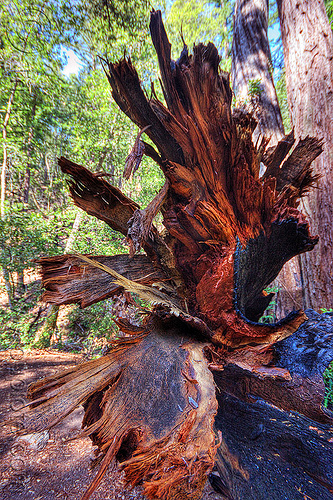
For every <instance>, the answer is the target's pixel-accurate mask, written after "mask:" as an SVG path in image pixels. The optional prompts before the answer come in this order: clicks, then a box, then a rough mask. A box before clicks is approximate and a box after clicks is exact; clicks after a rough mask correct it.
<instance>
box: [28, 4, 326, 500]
mask: <svg viewBox="0 0 333 500" xmlns="http://www.w3.org/2000/svg"><path fill="white" fill-rule="evenodd" d="M150 30H151V36H152V40H153V44H154V46H155V49H156V52H157V55H158V60H159V66H160V71H161V82H162V89H163V94H164V98H165V102H166V104H163V103H162V102H160V101H159V100H158V99H157V97H156V95H155V92H154V89H153V90H152V96H151V97H150V98H149V99H148V97H147V96H146V94H145V92H144V91H143V90H142V88H141V86H140V81H139V77H138V74H137V72H136V70H135V69H134V67H133V65H132V63H131V61H130V60H129V59H123V60H121V61H120V62H118V63H110V62H107V61H105V72H106V74H107V77H108V80H109V82H110V85H111V88H112V93H113V97H114V99H115V101H116V102H117V104H118V106H119V107H120V108H121V109H122V110H123V111H124V113H126V114H127V115H128V116H129V117H130V118H131V120H132V121H133V122H134V123H135V124H136V125H137V126H138V127H139V130H140V132H139V134H138V137H137V140H136V142H135V144H134V147H133V150H132V151H131V153H130V155H129V157H128V159H127V162H126V168H125V174H126V176H128V175H130V174H131V173H132V174H133V173H134V172H135V170H136V169H137V168H138V167H139V165H140V161H141V159H142V156H143V155H144V154H145V155H148V156H150V157H151V158H153V159H154V160H155V161H156V162H157V164H158V165H159V166H160V167H161V169H162V171H163V173H164V175H165V185H164V187H163V188H162V189H161V191H160V192H159V193H158V194H157V195H156V197H155V198H154V199H153V200H152V201H151V203H150V204H149V205H148V206H147V207H146V208H145V209H140V208H139V207H138V206H137V205H136V204H135V203H134V202H133V201H132V200H130V199H129V198H128V197H126V196H125V195H124V194H123V193H121V191H120V190H119V189H118V188H115V187H114V186H112V185H111V184H109V183H108V182H107V181H106V180H105V179H104V178H103V176H101V175H100V173H96V174H94V173H92V172H90V171H89V170H87V169H86V168H85V167H83V166H80V165H77V164H75V163H73V162H71V161H70V160H68V159H66V158H63V157H62V158H60V160H59V165H60V166H61V168H62V170H63V172H64V173H66V174H68V175H69V176H70V178H71V180H70V183H69V188H70V192H71V195H72V197H73V200H74V203H75V204H76V205H77V206H79V207H80V208H82V209H83V210H85V211H86V212H88V213H89V214H91V215H94V216H96V217H98V218H100V219H102V220H103V221H105V222H106V223H107V224H108V225H109V226H111V227H112V228H113V229H116V230H117V231H119V232H121V233H122V234H124V235H127V238H128V240H129V243H130V249H131V251H130V255H115V256H111V257H110V256H95V257H92V256H85V255H78V254H76V255H75V254H72V255H63V256H56V257H45V258H42V259H41V261H40V263H41V265H42V275H43V283H44V286H45V288H46V291H45V294H44V300H46V301H48V302H50V303H54V304H65V303H71V302H75V303H79V304H80V305H81V306H82V307H85V306H87V305H89V304H92V303H94V302H97V301H99V300H103V299H105V298H106V297H110V296H114V295H116V294H117V293H119V292H122V291H123V290H124V289H125V290H127V291H129V292H132V293H135V294H137V295H138V296H139V297H140V298H141V299H144V300H149V301H150V302H151V303H153V304H155V306H154V307H153V309H152V311H151V312H147V311H146V318H145V320H144V321H143V323H142V325H140V326H138V325H133V324H131V323H130V322H129V321H125V320H124V319H122V320H120V319H118V320H117V322H118V324H119V326H120V329H121V331H122V332H123V334H124V337H123V338H120V340H118V341H117V342H115V343H114V344H113V345H112V346H111V347H110V350H109V352H108V353H107V354H106V355H104V356H103V357H101V358H99V359H95V360H92V361H89V362H87V363H83V364H81V365H79V366H78V367H76V368H74V369H70V370H68V371H66V372H62V373H60V374H58V375H56V376H52V377H51V378H48V379H46V380H43V381H38V382H37V383H35V384H34V385H33V386H32V387H30V389H29V395H30V397H31V398H32V400H33V401H32V403H31V409H30V411H29V412H26V413H25V414H24V427H25V429H29V431H39V430H42V429H46V428H49V427H51V426H53V425H55V424H56V423H57V422H59V421H60V420H61V419H62V418H63V417H64V416H66V415H68V414H69V413H70V412H71V411H73V410H74V408H76V407H77V406H78V405H80V404H82V403H83V404H84V407H85V417H84V420H83V428H84V429H83V431H82V433H83V434H84V435H89V436H90V437H91V439H92V440H93V443H94V444H96V445H97V446H98V454H99V455H100V457H101V459H102V462H101V466H100V470H99V472H98V474H97V475H96V477H95V479H94V481H93V482H92V484H91V486H90V487H89V489H88V490H87V492H86V493H85V494H84V495H83V497H82V500H87V499H88V498H89V497H90V495H91V494H92V492H93V491H94V490H95V488H96V487H97V486H98V484H99V482H100V481H101V479H102V477H103V473H104V472H105V470H106V468H107V466H108V465H109V463H110V462H111V460H112V459H113V458H116V459H117V460H118V462H120V463H121V467H122V468H123V469H124V470H125V473H126V478H127V481H128V483H130V484H131V485H135V484H138V483H142V482H143V484H144V491H145V494H146V495H147V496H148V497H149V498H151V499H153V498H160V499H168V500H171V499H177V500H181V499H199V498H200V497H201V494H202V489H203V486H204V484H205V481H206V479H207V475H208V474H209V473H210V472H211V471H212V470H213V467H214V464H215V462H216V467H217V469H218V474H219V475H216V474H217V472H216V473H215V474H214V476H212V481H213V482H214V484H215V485H216V487H217V488H219V490H220V491H221V492H222V493H223V494H224V497H225V498H228V499H246V500H248V499H250V500H254V499H255V500H263V499H265V498H266V497H267V491H268V488H269V491H270V495H271V496H270V498H272V499H273V500H278V499H281V498H286V499H288V500H295V498H300V499H301V498H304V496H307V497H308V498H309V497H311V498H314V497H315V496H316V495H317V497H318V495H319V494H320V498H322V499H323V500H329V498H331V493H332V485H333V477H332V470H333V469H332V463H333V453H332V446H331V444H330V443H331V442H332V439H333V434H332V429H330V428H329V427H328V424H331V425H332V422H333V420H332V414H331V413H330V412H329V411H327V410H325V409H324V408H322V406H321V403H322V400H323V397H324V384H323V380H322V377H321V373H322V371H323V370H324V368H325V367H326V365H327V364H328V363H329V362H330V361H331V360H332V358H333V342H332V336H331V335H325V330H324V328H323V326H322V325H324V326H325V324H328V325H330V326H332V323H333V320H332V318H331V316H330V315H326V316H323V317H322V318H320V319H318V318H316V317H313V318H312V323H311V322H308V324H307V326H306V327H305V326H304V325H302V326H300V325H301V324H302V323H303V322H304V321H305V319H306V316H305V315H304V313H303V312H301V311H299V312H294V313H292V314H291V315H289V316H288V317H287V318H285V319H284V320H283V321H281V322H279V323H276V324H264V323H260V322H259V319H260V317H261V315H262V313H263V311H264V310H265V308H266V306H267V304H268V303H269V301H270V299H271V296H270V295H267V294H266V293H265V291H264V289H265V287H266V286H267V285H268V284H269V283H270V282H271V281H272V280H273V279H274V278H275V277H276V275H277V274H278V272H279V271H280V269H281V267H282V266H283V264H284V263H285V262H286V261H287V260H288V259H290V258H291V257H293V256H294V255H297V254H299V253H303V252H306V251H309V250H312V249H313V248H314V246H315V245H316V243H317V241H318V238H317V237H313V236H311V234H310V232H309V225H308V222H307V221H306V219H305V217H304V216H303V215H302V214H301V213H300V212H299V210H298V208H297V207H298V204H299V200H300V198H301V197H303V196H304V194H305V193H306V192H307V191H308V190H309V189H310V188H311V186H312V184H313V182H314V180H315V179H314V177H313V173H312V169H311V162H312V160H313V159H314V158H316V157H317V156H318V155H319V154H320V153H321V150H322V147H321V142H320V141H318V140H317V139H307V140H306V141H305V142H304V141H301V142H299V143H298V144H297V145H296V146H295V148H294V150H293V151H292V152H291V153H290V155H289V156H288V158H287V159H286V160H285V158H286V155H287V153H288V151H289V150H290V148H291V147H292V145H291V144H290V148H289V150H288V148H286V147H285V141H284V140H282V141H280V142H279V143H278V144H277V146H276V147H275V148H273V149H269V150H267V151H266V150H265V146H266V141H265V140H262V141H261V142H259V143H258V144H257V146H254V145H253V142H252V133H253V130H254V128H255V127H256V122H255V120H254V119H253V118H252V117H251V116H250V115H249V114H247V113H244V112H242V111H239V110H234V111H232V109H231V101H232V92H231V89H230V85H229V75H228V74H227V73H224V72H219V56H218V53H217V50H216V48H215V47H214V45H213V44H211V43H208V44H207V45H202V44H199V45H197V46H195V47H194V53H193V55H189V53H188V50H187V47H186V46H185V47H184V49H183V51H182V53H181V56H180V58H179V59H178V60H177V61H176V62H175V61H172V60H171V55H170V54H171V46H170V43H169V41H168V39H167V35H166V32H165V30H164V26H163V24H162V20H161V13H160V12H159V11H158V12H155V11H153V12H152V14H151V23H150ZM143 134H146V136H148V138H149V140H144V139H143ZM261 161H263V162H265V164H266V167H267V171H266V172H267V175H266V176H265V178H264V179H260V178H259V166H260V162H261ZM159 210H160V211H161V212H162V215H163V223H164V226H165V230H164V231H163V232H161V233H159V232H158V231H157V229H156V228H155V226H154V225H153V219H154V216H155V215H156V213H157V212H158V211H159ZM141 247H142V248H143V249H144V250H145V253H146V255H144V254H143V253H139V254H138V255H135V253H136V252H137V251H138V250H140V248H141ZM319 324H320V325H321V328H322V329H323V333H322V334H320V327H319V326H318V325H319ZM299 327H300V328H299ZM296 330H297V331H296ZM314 332H316V333H314ZM304 353H306V356H302V354H304ZM213 374H214V377H215V383H214V378H213ZM216 385H217V387H218V391H217V393H215V387H216ZM310 419H311V420H312V421H313V422H312V421H311V420H310ZM214 422H215V425H216V427H214ZM273 477H274V480H273ZM297 495H298V496H297Z"/></svg>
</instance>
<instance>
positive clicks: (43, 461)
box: [0, 350, 221, 500]
mask: <svg viewBox="0 0 333 500" xmlns="http://www.w3.org/2000/svg"><path fill="white" fill-rule="evenodd" d="M82 360H83V357H82V355H79V354H69V353H62V352H59V351H52V350H48V351H45V350H31V351H25V352H23V351H20V350H7V351H0V498H1V499H2V500H21V499H22V500H23V499H24V500H59V499H60V500H79V499H80V497H81V495H82V494H83V493H84V491H85V490H86V489H87V487H88V486H89V484H90V482H91V481H92V479H93V477H94V476H95V474H96V472H97V471H96V470H92V468H91V463H92V459H93V458H94V453H93V452H94V447H93V446H92V444H91V441H90V439H89V438H77V439H75V440H72V441H67V440H68V439H69V438H73V437H74V436H75V435H77V434H78V432H79V431H80V428H81V421H82V416H83V408H82V407H81V408H79V409H77V410H75V411H74V412H73V413H72V414H71V415H69V416H68V417H67V418H66V419H65V420H64V421H63V422H61V423H60V424H58V425H57V426H55V427H53V428H52V429H51V430H50V432H49V434H48V435H47V434H46V437H45V440H44V441H45V442H42V441H41V442H40V443H39V447H40V448H41V449H36V448H34V447H33V445H31V444H30V445H27V444H26V443H25V441H24V440H23V439H22V438H20V437H17V435H16V433H15V431H14V429H13V428H11V426H10V425H6V426H3V427H1V422H3V421H4V420H7V419H8V418H11V417H13V416H15V412H16V411H17V409H18V408H19V407H20V406H22V404H24V403H25V402H27V399H26V390H27V387H28V385H29V384H30V383H31V382H33V381H35V380H37V379H39V378H42V377H45V376H47V375H51V374H52V373H54V372H55V371H57V370H58V369H62V368H70V367H72V366H74V365H76V364H78V363H80V362H81V361H82ZM91 500H145V497H144V496H143V494H142V489H141V488H140V487H137V488H134V489H132V490H129V489H127V488H125V487H124V484H123V478H122V475H121V474H120V473H119V471H118V469H117V466H116V465H114V466H113V467H112V466H111V467H109V470H108V471H107V473H106V474H105V476H104V478H103V481H102V483H101V485H100V487H99V488H98V490H97V491H96V492H95V493H94V494H93V496H92V498H91ZM202 500H221V496H220V495H218V494H217V493H215V492H214V491H213V490H212V488H211V487H210V485H209V483H208V482H207V485H206V488H205V492H204V495H203V498H202Z"/></svg>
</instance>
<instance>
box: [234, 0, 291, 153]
mask: <svg viewBox="0 0 333 500" xmlns="http://www.w3.org/2000/svg"><path fill="white" fill-rule="evenodd" d="M267 28H268V0H237V1H236V6H235V20H234V35H233V43H232V80H233V88H234V92H235V94H236V98H237V100H241V101H250V100H251V97H252V101H253V100H254V101H256V102H254V107H255V109H254V111H255V116H256V118H257V120H258V126H257V128H256V130H255V134H256V135H259V134H261V135H265V136H267V137H268V138H270V140H271V141H270V145H271V146H272V145H274V144H276V143H277V142H278V141H279V140H280V139H281V138H282V137H283V135H284V128H283V123H282V117H281V112H280V107H279V103H278V99H277V95H276V91H275V86H274V81H273V66H272V61H271V52H270V48H269V42H268V36H267ZM251 90H252V96H251ZM253 93H254V94H256V95H253Z"/></svg>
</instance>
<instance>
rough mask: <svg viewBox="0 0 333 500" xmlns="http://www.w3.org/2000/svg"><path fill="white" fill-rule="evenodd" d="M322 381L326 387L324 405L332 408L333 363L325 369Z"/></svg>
mask: <svg viewBox="0 0 333 500" xmlns="http://www.w3.org/2000/svg"><path fill="white" fill-rule="evenodd" d="M324 382H325V387H326V391H325V398H324V406H325V407H326V408H329V409H331V410H333V363H331V364H330V366H329V367H328V368H327V369H326V370H325V373H324Z"/></svg>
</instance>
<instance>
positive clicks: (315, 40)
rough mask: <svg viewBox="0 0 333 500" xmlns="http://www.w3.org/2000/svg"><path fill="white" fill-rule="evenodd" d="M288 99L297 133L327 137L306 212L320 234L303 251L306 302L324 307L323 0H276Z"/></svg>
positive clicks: (329, 77)
mask: <svg viewBox="0 0 333 500" xmlns="http://www.w3.org/2000/svg"><path fill="white" fill-rule="evenodd" d="M277 3H278V8H279V16H280V23H281V35H282V42H283V49H284V59H285V69H286V82H287V93H288V102H289V108H290V112H291V119H292V124H293V126H294V128H295V135H296V137H305V136H307V135H315V136H317V137H322V138H323V139H324V152H323V154H322V155H321V156H320V157H319V158H318V159H317V160H316V161H315V162H314V164H313V165H314V171H315V173H316V174H318V175H320V176H321V178H320V179H319V182H318V187H320V189H315V190H313V191H312V192H311V193H310V194H309V196H308V197H307V198H306V199H304V200H303V202H302V203H303V211H304V213H306V214H307V216H308V217H310V218H311V221H312V228H313V231H314V232H315V233H316V234H319V235H320V240H319V244H318V246H317V248H316V249H315V250H314V251H313V252H311V254H304V255H302V256H301V268H302V279H303V291H304V302H305V306H306V307H312V308H314V309H316V310H320V308H321V307H327V308H328V307H331V306H332V304H333V286H332V276H333V230H332V217H333V206H332V205H333V175H332V170H333V154H332V151H333V120H332V116H333V36H332V30H331V27H330V24H329V21H328V18H327V14H326V10H325V5H324V1H323V0H297V2H296V0H278V2H277Z"/></svg>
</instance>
